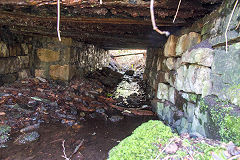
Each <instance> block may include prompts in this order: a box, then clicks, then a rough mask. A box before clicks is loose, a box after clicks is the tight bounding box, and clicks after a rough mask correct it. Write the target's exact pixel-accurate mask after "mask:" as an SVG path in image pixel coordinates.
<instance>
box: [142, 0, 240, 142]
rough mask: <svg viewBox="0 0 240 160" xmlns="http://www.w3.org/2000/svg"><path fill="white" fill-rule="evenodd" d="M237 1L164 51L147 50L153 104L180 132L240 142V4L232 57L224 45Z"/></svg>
mask: <svg viewBox="0 0 240 160" xmlns="http://www.w3.org/2000/svg"><path fill="white" fill-rule="evenodd" d="M234 2H235V1H233V0H231V1H226V2H224V3H223V4H222V6H221V7H220V8H219V9H218V10H216V11H215V12H214V13H212V14H210V16H209V15H208V16H206V17H205V18H203V19H202V20H199V22H196V23H195V24H193V26H192V27H190V28H187V29H184V30H182V31H181V32H179V33H178V34H177V35H176V36H175V35H171V36H170V37H169V38H168V40H167V42H166V44H165V46H164V48H163V49H148V52H147V66H146V71H145V75H144V77H145V79H146V80H147V82H148V84H149V86H150V89H149V93H150V96H151V97H152V98H153V100H152V105H153V107H154V109H155V111H156V112H157V114H158V116H159V118H160V119H162V120H164V121H165V122H166V123H167V124H169V125H171V126H172V128H173V129H176V131H178V132H179V133H184V132H188V133H190V135H192V136H207V137H210V138H221V139H222V140H224V141H229V140H232V141H234V142H236V143H238V142H240V127H239V126H240V125H239V124H238V123H239V122H240V108H239V106H240V87H239V86H240V54H239V53H240V43H239V42H240V41H239V39H240V35H239V19H240V15H239V14H240V4H238V7H237V9H236V11H235V14H234V16H233V19H232V22H231V25H230V31H229V32H228V35H229V36H228V38H229V39H228V41H229V46H228V52H227V53H226V51H225V44H224V41H225V39H224V33H225V28H226V24H227V22H228V19H229V17H230V13H231V12H230V11H231V8H233V4H234ZM239 145H240V143H239Z"/></svg>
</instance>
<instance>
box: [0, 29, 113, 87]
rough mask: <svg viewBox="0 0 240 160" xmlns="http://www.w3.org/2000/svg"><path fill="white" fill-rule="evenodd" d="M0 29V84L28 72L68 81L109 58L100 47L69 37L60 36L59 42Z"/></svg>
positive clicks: (33, 74)
mask: <svg viewBox="0 0 240 160" xmlns="http://www.w3.org/2000/svg"><path fill="white" fill-rule="evenodd" d="M1 33H3V34H1V36H0V85H2V84H4V83H11V82H13V81H15V80H17V79H24V78H27V77H29V76H30V75H32V76H35V77H43V78H46V79H53V80H63V81H69V80H71V78H72V77H73V76H83V75H84V74H85V73H86V72H88V71H93V70H95V69H97V68H101V67H103V66H106V65H108V62H109V55H108V52H107V51H105V50H104V49H100V48H98V47H96V46H94V45H89V44H85V43H82V42H77V41H74V40H72V39H71V38H62V41H61V42H59V41H58V39H57V38H54V37H45V36H32V37H29V36H28V37H25V36H23V35H13V34H11V32H9V31H6V30H4V31H2V32H1ZM6 33H8V34H6ZM4 34H5V35H4Z"/></svg>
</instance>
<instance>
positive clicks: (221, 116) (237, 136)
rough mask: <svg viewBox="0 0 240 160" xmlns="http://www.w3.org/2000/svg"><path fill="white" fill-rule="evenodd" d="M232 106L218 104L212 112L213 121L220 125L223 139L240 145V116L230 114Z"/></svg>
mask: <svg viewBox="0 0 240 160" xmlns="http://www.w3.org/2000/svg"><path fill="white" fill-rule="evenodd" d="M231 110H232V108H231V107H222V106H216V108H214V109H211V111H210V114H211V117H212V120H213V122H214V123H215V124H216V126H218V127H219V134H220V136H221V139H222V141H224V142H229V141H233V142H234V143H235V144H236V145H238V146H240V125H239V124H240V117H235V116H232V115H230V111H231Z"/></svg>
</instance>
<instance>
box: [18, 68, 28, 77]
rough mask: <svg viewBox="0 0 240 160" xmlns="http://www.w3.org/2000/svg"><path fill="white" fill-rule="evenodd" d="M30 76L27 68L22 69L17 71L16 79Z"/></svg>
mask: <svg viewBox="0 0 240 160" xmlns="http://www.w3.org/2000/svg"><path fill="white" fill-rule="evenodd" d="M29 77H30V71H29V69H23V70H21V71H19V72H18V79H25V78H29Z"/></svg>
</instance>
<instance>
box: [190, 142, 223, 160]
mask: <svg viewBox="0 0 240 160" xmlns="http://www.w3.org/2000/svg"><path fill="white" fill-rule="evenodd" d="M194 148H195V149H196V151H198V152H199V153H202V154H196V155H195V156H194V157H195V158H196V159H199V160H210V159H213V158H212V156H211V154H212V152H214V153H215V154H216V155H221V154H222V153H223V152H222V151H223V150H224V149H223V148H221V147H219V146H211V145H208V144H206V143H201V142H199V143H196V144H194ZM223 159H226V158H223Z"/></svg>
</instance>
